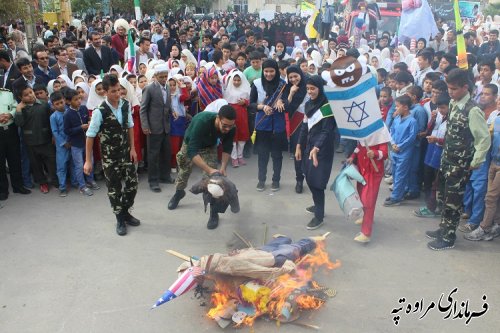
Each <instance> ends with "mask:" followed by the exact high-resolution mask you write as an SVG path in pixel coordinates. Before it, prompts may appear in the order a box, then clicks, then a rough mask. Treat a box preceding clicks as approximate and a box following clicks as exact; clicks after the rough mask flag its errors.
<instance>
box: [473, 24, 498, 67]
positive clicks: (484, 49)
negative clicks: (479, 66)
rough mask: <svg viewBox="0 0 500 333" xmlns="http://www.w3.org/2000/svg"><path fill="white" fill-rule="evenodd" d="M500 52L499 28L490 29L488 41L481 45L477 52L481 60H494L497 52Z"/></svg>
mask: <svg viewBox="0 0 500 333" xmlns="http://www.w3.org/2000/svg"><path fill="white" fill-rule="evenodd" d="M498 52H500V42H499V41H498V30H496V29H493V30H491V31H490V34H489V36H488V41H487V42H486V43H483V44H482V45H481V46H480V47H479V51H478V53H477V55H478V58H479V59H478V60H479V61H494V60H495V56H496V54H497V53H498Z"/></svg>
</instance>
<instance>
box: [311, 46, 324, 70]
mask: <svg viewBox="0 0 500 333" xmlns="http://www.w3.org/2000/svg"><path fill="white" fill-rule="evenodd" d="M311 59H312V61H314V65H316V68H320V67H321V65H322V62H323V61H322V60H323V59H322V58H321V53H319V51H317V50H313V51H312V52H311Z"/></svg>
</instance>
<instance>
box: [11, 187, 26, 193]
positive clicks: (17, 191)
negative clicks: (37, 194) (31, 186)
mask: <svg viewBox="0 0 500 333" xmlns="http://www.w3.org/2000/svg"><path fill="white" fill-rule="evenodd" d="M12 192H14V193H19V194H30V193H31V191H30V190H28V189H27V188H24V187H22V186H21V187H15V188H14V189H13V190H12Z"/></svg>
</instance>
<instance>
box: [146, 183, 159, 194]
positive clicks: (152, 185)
mask: <svg viewBox="0 0 500 333" xmlns="http://www.w3.org/2000/svg"><path fill="white" fill-rule="evenodd" d="M149 188H150V189H151V191H153V192H155V193H160V192H161V188H160V186H159V185H158V184H150V185H149Z"/></svg>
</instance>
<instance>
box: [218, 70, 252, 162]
mask: <svg viewBox="0 0 500 333" xmlns="http://www.w3.org/2000/svg"><path fill="white" fill-rule="evenodd" d="M224 99H225V100H226V101H227V102H228V103H229V105H231V106H232V107H233V108H234V109H235V110H236V121H235V125H236V133H235V135H234V142H233V151H232V152H231V161H232V165H233V167H234V168H237V167H239V166H240V165H246V161H245V159H244V158H243V149H244V148H245V142H247V141H248V139H249V138H250V133H249V129H248V112H247V107H248V104H249V102H250V83H249V82H248V80H247V79H246V77H245V75H244V74H243V73H242V72H240V71H239V70H234V71H232V72H231V73H229V75H228V77H227V85H226V89H225V90H224Z"/></svg>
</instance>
